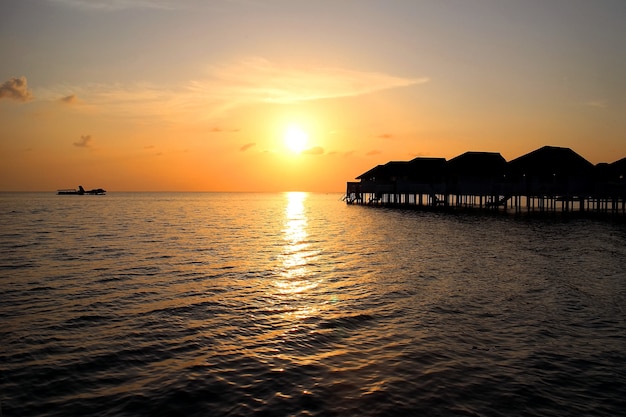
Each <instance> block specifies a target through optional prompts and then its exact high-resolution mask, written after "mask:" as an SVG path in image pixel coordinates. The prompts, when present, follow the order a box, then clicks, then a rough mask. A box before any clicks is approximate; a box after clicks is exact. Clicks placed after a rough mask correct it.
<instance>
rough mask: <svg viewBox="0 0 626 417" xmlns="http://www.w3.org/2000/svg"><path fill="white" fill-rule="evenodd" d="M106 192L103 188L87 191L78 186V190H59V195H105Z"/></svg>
mask: <svg viewBox="0 0 626 417" xmlns="http://www.w3.org/2000/svg"><path fill="white" fill-rule="evenodd" d="M104 194H106V190H104V189H102V188H94V189H93V190H85V189H84V188H83V186H82V185H79V186H78V189H77V190H76V189H74V188H66V189H63V190H57V195H104Z"/></svg>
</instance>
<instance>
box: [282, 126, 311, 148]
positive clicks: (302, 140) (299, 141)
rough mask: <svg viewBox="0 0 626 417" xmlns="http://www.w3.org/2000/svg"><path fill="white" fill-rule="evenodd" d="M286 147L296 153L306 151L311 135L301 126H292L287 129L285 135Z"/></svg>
mask: <svg viewBox="0 0 626 417" xmlns="http://www.w3.org/2000/svg"><path fill="white" fill-rule="evenodd" d="M284 139H285V145H286V146H287V148H289V150H291V151H292V152H295V153H300V152H302V151H303V150H305V149H306V145H307V141H308V139H309V135H307V133H306V132H305V131H304V130H302V129H301V128H300V127H299V126H296V125H291V126H289V127H287V130H285V134H284Z"/></svg>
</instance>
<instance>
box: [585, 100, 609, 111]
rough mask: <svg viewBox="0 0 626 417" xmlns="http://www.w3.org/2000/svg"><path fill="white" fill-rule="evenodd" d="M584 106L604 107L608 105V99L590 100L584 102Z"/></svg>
mask: <svg viewBox="0 0 626 417" xmlns="http://www.w3.org/2000/svg"><path fill="white" fill-rule="evenodd" d="M582 104H583V106H587V107H595V108H596V109H604V108H606V107H607V104H606V101H605V100H589V101H586V102H584V103H582Z"/></svg>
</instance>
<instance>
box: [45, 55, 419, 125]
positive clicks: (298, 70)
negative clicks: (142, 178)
mask: <svg viewBox="0 0 626 417" xmlns="http://www.w3.org/2000/svg"><path fill="white" fill-rule="evenodd" d="M427 81H428V79H427V78H402V77H396V76H392V75H387V74H383V73H378V72H367V71H357V70H351V69H343V68H332V67H320V66H302V67H291V66H284V65H279V64H277V63H272V62H270V61H267V60H264V59H260V58H254V59H246V60H242V61H238V62H234V63H230V64H224V65H221V66H218V67H213V68H211V69H210V71H209V72H208V73H207V75H206V76H205V77H204V78H203V79H198V80H193V81H189V82H188V83H186V84H182V85H169V86H167V85H157V84H149V83H137V84H131V85H122V84H110V85H103V84H88V85H82V86H77V85H74V86H71V88H72V91H74V93H75V95H76V96H77V97H80V102H81V104H82V105H83V106H82V110H83V111H89V112H103V113H108V114H112V115H115V116H120V117H146V118H147V117H154V116H157V117H159V118H161V119H162V120H168V121H180V120H185V121H186V122H188V121H190V120H195V121H213V120H215V118H216V117H218V116H221V115H223V114H224V113H225V112H227V111H229V110H232V109H234V108H237V107H241V106H246V105H251V104H259V103H261V104H262V103H278V104H286V103H298V102H304V101H311V100H321V99H331V98H341V97H354V96H359V95H363V94H371V93H375V92H377V91H382V90H386V89H390V88H398V87H405V86H412V85H416V84H420V83H424V82H427ZM67 89H68V86H67V85H61V86H56V87H54V86H53V87H50V88H49V89H47V90H44V89H41V90H40V91H38V95H39V96H41V99H44V100H46V99H47V100H55V101H56V100H58V97H60V96H63V94H64V92H66V91H67ZM68 97H69V96H68ZM68 100H71V99H69V98H68ZM236 131H238V129H232V130H231V129H222V128H221V127H219V126H216V127H215V128H214V130H213V132H215V133H219V132H236Z"/></svg>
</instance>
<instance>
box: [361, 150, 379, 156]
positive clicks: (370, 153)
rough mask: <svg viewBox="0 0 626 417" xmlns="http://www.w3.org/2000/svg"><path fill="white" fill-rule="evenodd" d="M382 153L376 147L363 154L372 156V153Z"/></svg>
mask: <svg viewBox="0 0 626 417" xmlns="http://www.w3.org/2000/svg"><path fill="white" fill-rule="evenodd" d="M381 153H382V151H379V150H377V149H375V150H373V151H369V152H368V153H366V154H365V155H367V156H373V155H380V154H381Z"/></svg>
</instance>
